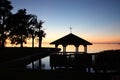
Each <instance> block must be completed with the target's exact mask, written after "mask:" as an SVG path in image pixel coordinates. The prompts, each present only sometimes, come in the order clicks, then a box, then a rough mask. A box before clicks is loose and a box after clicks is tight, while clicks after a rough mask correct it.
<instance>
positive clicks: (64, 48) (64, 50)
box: [62, 45, 66, 54]
mask: <svg viewBox="0 0 120 80" xmlns="http://www.w3.org/2000/svg"><path fill="white" fill-rule="evenodd" d="M62 46H63V54H65V52H66V45H62Z"/></svg>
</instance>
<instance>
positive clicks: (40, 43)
mask: <svg viewBox="0 0 120 80" xmlns="http://www.w3.org/2000/svg"><path fill="white" fill-rule="evenodd" d="M41 47H42V36H39V48H41Z"/></svg>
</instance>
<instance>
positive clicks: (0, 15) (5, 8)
mask: <svg viewBox="0 0 120 80" xmlns="http://www.w3.org/2000/svg"><path fill="white" fill-rule="evenodd" d="M12 9H13V7H12V5H11V2H10V1H8V0H0V38H1V39H0V42H1V46H2V47H5V40H6V39H7V34H6V33H7V31H6V24H5V21H6V19H7V18H8V16H9V15H11V10H12Z"/></svg>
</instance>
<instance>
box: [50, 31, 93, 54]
mask: <svg viewBox="0 0 120 80" xmlns="http://www.w3.org/2000/svg"><path fill="white" fill-rule="evenodd" d="M50 44H55V48H58V46H59V45H62V46H63V53H65V52H66V47H67V46H68V45H74V46H75V48H76V51H75V52H76V53H78V52H79V46H80V45H83V46H84V53H87V45H92V43H90V42H88V41H86V40H84V39H82V38H80V37H78V36H76V35H74V34H73V33H70V34H68V35H66V36H64V37H62V38H60V39H58V40H55V41H53V42H51V43H50Z"/></svg>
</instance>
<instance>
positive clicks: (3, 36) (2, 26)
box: [1, 16, 5, 48]
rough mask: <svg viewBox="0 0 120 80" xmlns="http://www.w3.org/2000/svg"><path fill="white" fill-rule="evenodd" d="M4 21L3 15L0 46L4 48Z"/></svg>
mask: <svg viewBox="0 0 120 80" xmlns="http://www.w3.org/2000/svg"><path fill="white" fill-rule="evenodd" d="M4 22H5V17H4V16H3V23H2V36H1V38H2V47H3V48H4V47H5V44H4V43H5V39H4Z"/></svg>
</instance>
